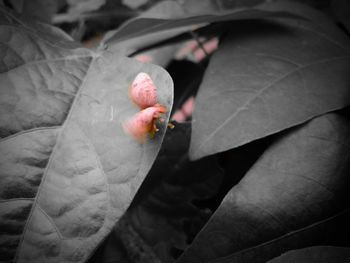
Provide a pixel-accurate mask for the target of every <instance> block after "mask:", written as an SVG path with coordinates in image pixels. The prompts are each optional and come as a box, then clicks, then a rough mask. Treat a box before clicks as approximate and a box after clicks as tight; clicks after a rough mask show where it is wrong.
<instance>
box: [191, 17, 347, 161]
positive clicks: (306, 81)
mask: <svg viewBox="0 0 350 263" xmlns="http://www.w3.org/2000/svg"><path fill="white" fill-rule="evenodd" d="M310 13H311V12H310ZM313 13H314V12H313ZM319 17H321V18H319ZM312 18H313V20H315V21H321V20H322V16H321V15H318V16H317V15H312ZM349 68H350V41H349V39H348V37H347V36H346V35H344V34H342V32H341V31H340V30H339V29H337V27H336V26H335V25H333V24H332V22H330V21H328V20H327V18H325V17H324V18H323V22H322V23H318V24H317V25H316V24H313V23H311V22H308V21H305V20H297V19H279V20H277V19H273V20H272V19H271V20H265V21H264V22H261V21H258V22H250V21H249V22H239V23H238V22H237V23H232V26H231V27H230V31H229V32H228V33H227V37H226V38H224V39H223V41H222V42H221V45H220V47H219V49H218V50H217V51H216V52H215V53H214V55H213V57H212V58H211V61H210V64H209V66H208V68H207V71H206V74H205V75H204V78H203V81H202V84H201V86H200V88H199V91H198V94H197V97H196V107H195V109H194V114H193V120H194V122H193V129H192V137H191V138H192V141H191V147H190V156H191V158H192V159H198V158H201V157H203V156H207V155H210V154H214V153H217V152H221V151H225V150H228V149H231V148H234V147H237V146H240V145H243V144H245V143H248V142H250V141H253V140H256V139H259V138H262V137H265V136H267V135H270V134H273V133H276V132H279V131H281V130H284V129H286V128H289V127H292V126H294V125H297V124H300V123H303V122H305V121H307V120H309V119H311V118H313V117H315V116H318V115H320V114H323V113H325V112H329V111H332V110H336V109H340V108H343V107H345V106H346V105H348V104H349V103H350V90H349V85H350V79H349V70H348V69H349ZM213 87H215V88H213Z"/></svg>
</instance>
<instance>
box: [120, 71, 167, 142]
mask: <svg viewBox="0 0 350 263" xmlns="http://www.w3.org/2000/svg"><path fill="white" fill-rule="evenodd" d="M129 96H130V98H131V100H132V101H133V102H134V103H135V104H136V105H137V106H139V107H140V111H139V112H138V113H137V114H136V115H135V116H133V117H132V118H131V119H130V120H128V121H126V122H125V123H124V125H123V127H124V131H125V132H126V133H127V134H129V135H131V136H133V137H134V138H135V140H136V141H138V142H139V143H144V142H145V141H146V139H147V136H148V133H149V137H150V138H153V136H154V133H155V132H156V131H158V129H157V127H156V121H157V119H159V120H160V121H162V122H164V119H162V118H161V117H160V114H164V113H166V111H167V110H166V108H165V107H164V106H162V105H160V104H158V94H157V89H156V86H155V85H154V83H153V81H152V79H151V77H150V76H149V75H148V74H147V73H144V72H141V73H139V74H137V76H136V77H135V79H134V81H133V82H132V84H131V86H130V90H129Z"/></svg>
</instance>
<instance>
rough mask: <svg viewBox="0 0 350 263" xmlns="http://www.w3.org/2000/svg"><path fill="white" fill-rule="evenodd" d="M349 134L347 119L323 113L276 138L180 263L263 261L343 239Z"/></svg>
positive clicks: (345, 237) (346, 215)
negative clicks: (285, 252) (293, 250)
mask: <svg viewBox="0 0 350 263" xmlns="http://www.w3.org/2000/svg"><path fill="white" fill-rule="evenodd" d="M349 133H350V121H349V119H348V118H346V117H344V116H341V115H336V114H327V115H323V116H321V117H318V118H316V119H313V120H312V121H310V122H308V123H306V124H304V125H302V126H299V127H296V128H294V129H291V130H289V131H288V132H286V133H284V134H283V135H280V136H279V138H278V139H277V140H276V141H275V142H274V143H273V144H272V145H271V146H270V147H269V148H268V149H267V150H266V151H265V152H264V153H263V155H262V156H261V157H260V159H259V160H258V161H257V162H256V163H255V164H254V165H253V167H252V168H251V169H250V170H249V171H248V172H247V174H246V175H245V176H244V178H243V179H242V180H241V181H240V182H239V183H238V184H237V185H236V186H234V187H233V188H232V189H231V190H230V192H229V193H228V194H227V195H226V196H225V198H224V200H223V202H222V204H221V205H220V207H219V208H218V209H217V210H216V211H215V213H214V215H213V216H212V217H211V219H210V220H209V222H208V223H207V225H206V226H205V227H204V228H203V229H202V230H201V232H200V233H199V234H198V235H197V237H196V238H195V240H194V241H193V243H192V244H191V246H190V247H189V248H188V249H187V250H186V251H185V253H184V254H183V256H182V257H181V258H180V259H179V261H178V262H179V263H185V262H191V263H196V262H208V261H210V262H212V261H211V260H214V261H213V262H218V263H219V262H220V263H226V262H245V263H247V262H256V259H259V262H265V261H266V260H269V259H271V258H273V257H276V256H278V255H280V254H281V253H283V252H284V251H286V250H289V249H297V248H300V247H305V246H313V245H327V244H330V245H332V242H333V243H336V242H341V240H342V239H343V240H349V238H348V235H349V231H348V229H349V228H348V220H349V218H350V212H349V211H350V210H349V204H348V201H347V200H348V198H349V192H348V188H349V178H348V173H349V170H350V155H349V149H350V138H349ZM343 242H344V241H343ZM345 242H346V241H345Z"/></svg>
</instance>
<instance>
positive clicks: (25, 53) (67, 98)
mask: <svg viewBox="0 0 350 263" xmlns="http://www.w3.org/2000/svg"><path fill="white" fill-rule="evenodd" d="M0 12H1V19H0V22H1V23H0V24H1V26H0V31H1V34H0V43H1V46H0V55H1V56H0V58H1V63H0V72H1V74H0V86H1V96H0V119H1V122H0V135H1V137H2V139H1V140H0V153H1V154H0V180H1V184H0V185H1V186H0V200H1V201H0V229H1V232H2V235H1V237H0V244H1V253H0V261H1V262H4V261H6V262H7V261H11V262H12V261H13V262H25V263H30V262H35V263H38V262H85V261H86V259H87V258H88V257H89V256H90V254H91V252H92V251H93V250H94V249H95V248H96V246H97V245H98V244H99V243H100V242H101V241H102V240H103V239H104V238H105V237H106V236H107V234H108V233H109V232H110V231H111V230H112V228H113V226H114V225H115V223H116V222H117V221H118V219H119V218H120V217H121V215H122V214H123V213H124V211H125V210H126V209H127V207H128V206H129V204H130V202H131V201H132V199H133V197H134V195H135V193H136V191H137V189H138V187H139V186H140V184H141V182H142V180H143V178H144V177H145V175H146V174H147V172H148V170H149V169H150V167H151V165H152V163H153V161H154V159H155V157H156V155H157V152H158V150H159V148H160V144H161V142H162V138H163V135H164V133H165V129H166V124H167V120H168V118H169V113H170V111H171V107H172V80H171V78H170V76H169V75H168V74H167V73H166V72H165V71H164V70H163V69H161V68H159V67H157V66H154V65H151V64H146V63H141V62H138V61H136V60H133V59H130V58H126V57H123V56H120V55H119V54H113V53H109V52H104V53H94V52H91V51H89V50H87V49H83V48H80V47H79V46H78V45H77V43H73V42H70V41H69V37H67V36H66V35H65V34H64V33H63V32H61V31H60V30H58V29H56V28H53V27H50V26H47V25H44V24H40V23H35V22H29V21H24V20H21V19H19V18H16V17H15V16H14V15H13V14H11V13H8V12H6V11H5V10H3V9H0ZM33 25H35V27H33ZM139 72H146V73H147V74H149V75H150V76H151V77H152V79H153V81H154V83H155V85H156V86H157V88H158V101H159V102H160V103H162V104H163V105H165V106H166V107H167V109H168V112H167V113H166V114H165V115H163V116H164V119H165V120H166V121H165V122H164V123H160V124H159V125H158V126H160V131H159V132H158V133H157V134H156V135H155V137H154V138H153V139H152V140H149V142H147V143H146V144H142V145H141V144H139V143H137V142H136V141H135V140H134V139H133V138H132V137H130V136H128V135H126V134H125V133H124V131H123V128H122V123H124V122H125V120H127V119H129V118H130V117H131V116H133V115H134V114H135V113H136V112H138V111H139V108H138V107H137V106H136V105H135V104H134V103H133V102H132V101H131V100H130V99H129V97H128V91H129V85H130V84H131V82H132V80H133V79H134V78H135V76H136V75H137V74H138V73H139Z"/></svg>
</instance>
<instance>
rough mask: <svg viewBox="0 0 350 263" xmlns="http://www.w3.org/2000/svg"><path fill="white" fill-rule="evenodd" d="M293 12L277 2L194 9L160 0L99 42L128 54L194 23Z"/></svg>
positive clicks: (281, 14)
mask: <svg viewBox="0 0 350 263" xmlns="http://www.w3.org/2000/svg"><path fill="white" fill-rule="evenodd" d="M288 7H289V6H288ZM293 13H294V12H288V8H286V6H283V5H278V4H277V5H269V4H262V5H259V6H257V7H255V8H241V9H234V10H220V9H218V8H215V5H213V6H210V8H199V10H198V9H194V8H188V7H186V5H185V6H182V5H179V4H178V3H177V2H174V1H163V2H161V3H159V4H158V5H155V6H154V7H153V8H152V9H150V10H149V11H147V12H145V13H143V14H142V15H140V16H138V17H136V18H133V19H130V20H129V21H127V22H125V23H124V24H123V25H122V26H121V27H119V28H118V29H116V30H113V31H110V32H108V33H107V34H106V36H105V37H104V39H103V42H104V43H105V44H107V45H108V46H109V48H110V49H111V50H117V51H119V52H123V53H124V54H127V55H129V54H131V53H133V52H135V51H137V50H138V49H140V48H144V47H147V46H149V45H152V44H154V43H157V42H160V41H162V40H165V39H168V38H171V37H173V36H176V35H179V34H181V33H184V32H186V31H189V30H190V29H191V28H193V26H194V25H195V26H203V25H205V24H207V23H213V22H220V21H228V20H243V19H257V18H263V17H272V16H287V17H295V16H296V15H295V14H293Z"/></svg>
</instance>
